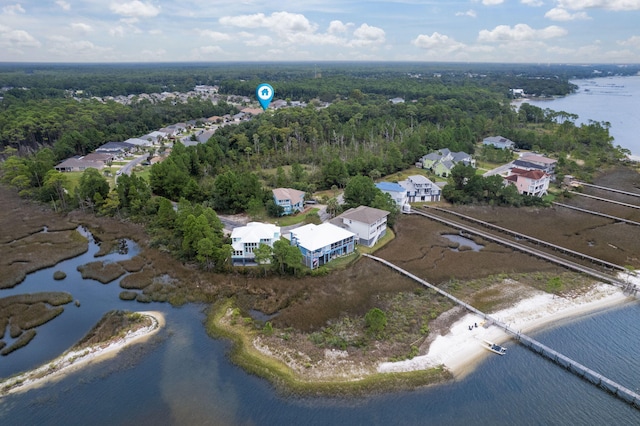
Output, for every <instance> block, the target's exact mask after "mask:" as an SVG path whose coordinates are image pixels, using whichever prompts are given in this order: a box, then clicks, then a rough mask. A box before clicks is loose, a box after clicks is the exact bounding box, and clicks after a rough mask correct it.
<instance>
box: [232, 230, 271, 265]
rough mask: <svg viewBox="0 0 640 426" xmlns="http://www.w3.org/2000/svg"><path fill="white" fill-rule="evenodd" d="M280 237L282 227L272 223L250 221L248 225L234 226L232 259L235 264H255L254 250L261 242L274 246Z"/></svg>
mask: <svg viewBox="0 0 640 426" xmlns="http://www.w3.org/2000/svg"><path fill="white" fill-rule="evenodd" d="M279 239H280V227H279V226H276V225H273V224H271V223H260V222H249V223H248V224H247V225H246V226H239V227H237V228H234V229H233V231H232V232H231V246H232V247H233V252H232V254H231V261H232V262H233V263H234V264H242V265H246V264H254V263H255V254H254V253H253V250H255V249H256V248H257V247H258V246H259V245H260V244H266V245H268V246H269V247H273V243H274V242H276V241H278V240H279Z"/></svg>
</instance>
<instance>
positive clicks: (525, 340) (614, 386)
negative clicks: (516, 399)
mask: <svg viewBox="0 0 640 426" xmlns="http://www.w3.org/2000/svg"><path fill="white" fill-rule="evenodd" d="M363 256H365V257H367V258H369V259H372V260H375V261H376V262H380V263H383V264H384V265H387V266H388V267H390V268H392V269H394V270H395V271H397V272H399V273H400V274H402V275H404V276H407V277H409V278H411V279H412V280H414V281H416V282H418V283H420V284H422V285H423V286H425V287H427V288H430V289H432V290H434V291H436V292H437V293H439V294H441V295H443V296H445V297H447V298H449V299H450V300H452V301H453V302H455V303H456V304H458V305H460V306H462V307H464V308H465V309H467V310H468V311H470V312H473V313H474V314H476V315H479V316H480V317H482V318H483V319H485V320H486V321H488V322H490V323H491V324H492V325H494V326H496V327H499V328H501V329H502V330H504V331H505V332H506V333H507V334H508V335H510V336H512V337H513V338H514V339H515V340H517V341H518V342H520V343H522V345H524V346H525V347H526V348H529V349H530V350H532V351H533V352H535V353H537V354H540V355H542V356H544V357H545V358H547V359H549V360H551V361H553V362H554V363H556V364H558V365H560V366H562V367H564V368H566V369H567V370H568V371H570V372H572V373H574V374H576V375H577V376H578V377H581V378H583V379H584V380H586V381H588V382H590V383H592V384H594V385H596V386H598V387H599V388H601V389H604V390H605V391H607V392H609V393H611V394H612V395H614V396H616V397H618V398H620V399H621V400H623V401H625V402H627V403H629V404H631V405H632V406H634V407H635V408H638V409H640V395H639V394H637V393H635V392H633V391H632V390H631V389H628V388H626V387H624V386H622V385H621V384H619V383H616V382H614V381H613V380H611V379H608V378H607V377H605V376H603V375H602V374H600V373H598V372H596V371H594V370H592V369H590V368H588V367H586V366H584V365H582V364H580V363H579V362H577V361H575V360H573V359H571V358H569V357H568V356H565V355H563V354H561V353H560V352H557V351H555V350H553V349H551V348H549V347H548V346H546V345H544V344H542V343H540V342H539V341H537V340H535V339H533V338H531V337H529V336H527V335H525V334H522V333H520V331H517V330H514V329H512V328H511V327H509V326H508V325H507V324H504V323H503V322H501V321H499V320H498V319H496V318H493V317H491V316H490V315H488V314H485V313H484V312H482V311H480V310H479V309H476V308H474V307H473V306H471V305H469V304H468V303H465V302H463V301H462V300H460V299H458V298H457V297H455V296H453V295H452V294H449V293H447V292H446V291H444V290H441V289H440V288H438V287H436V286H434V285H433V284H430V283H428V282H427V281H425V280H423V279H421V278H419V277H418V276H416V275H414V274H412V273H411V272H409V271H406V270H404V269H402V268H400V267H399V266H396V265H395V264H393V263H391V262H389V261H387V260H384V259H382V258H379V257H376V256H372V255H369V254H363Z"/></svg>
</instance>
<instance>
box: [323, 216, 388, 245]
mask: <svg viewBox="0 0 640 426" xmlns="http://www.w3.org/2000/svg"><path fill="white" fill-rule="evenodd" d="M387 216H389V212H388V211H386V210H380V209H376V208H373V207H367V206H359V207H355V208H353V209H349V210H347V211H346V212H344V213H342V214H341V215H339V216H337V217H335V218H333V219H332V220H331V223H332V224H334V225H336V226H339V227H341V228H343V229H346V230H348V231H351V232H353V233H355V234H356V235H357V236H358V244H362V245H365V246H367V247H373V246H374V245H375V243H377V242H378V240H380V238H382V237H384V236H385V234H386V233H387Z"/></svg>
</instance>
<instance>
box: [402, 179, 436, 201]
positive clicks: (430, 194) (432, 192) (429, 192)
mask: <svg viewBox="0 0 640 426" xmlns="http://www.w3.org/2000/svg"><path fill="white" fill-rule="evenodd" d="M398 184H399V185H400V186H402V187H403V188H404V189H405V191H407V201H408V202H409V203H416V202H421V201H440V195H441V194H442V190H441V189H440V187H439V186H438V185H436V184H435V183H433V182H431V180H429V179H428V178H427V177H425V176H422V175H413V176H409V177H408V178H407V179H406V180H403V181H400V182H398Z"/></svg>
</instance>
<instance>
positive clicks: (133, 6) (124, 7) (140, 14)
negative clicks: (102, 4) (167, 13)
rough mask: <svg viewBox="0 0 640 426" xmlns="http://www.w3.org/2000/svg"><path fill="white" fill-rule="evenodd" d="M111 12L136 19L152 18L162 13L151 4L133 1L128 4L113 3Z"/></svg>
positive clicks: (138, 0) (137, 0)
mask: <svg viewBox="0 0 640 426" xmlns="http://www.w3.org/2000/svg"><path fill="white" fill-rule="evenodd" d="M109 8H110V9H111V11H112V12H113V13H115V14H118V15H123V16H129V17H134V18H152V17H154V16H157V15H158V14H159V13H160V9H159V8H157V7H155V6H154V5H152V4H151V3H143V2H141V1H140V0H133V1H132V2H128V3H111V5H110V6H109Z"/></svg>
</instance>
